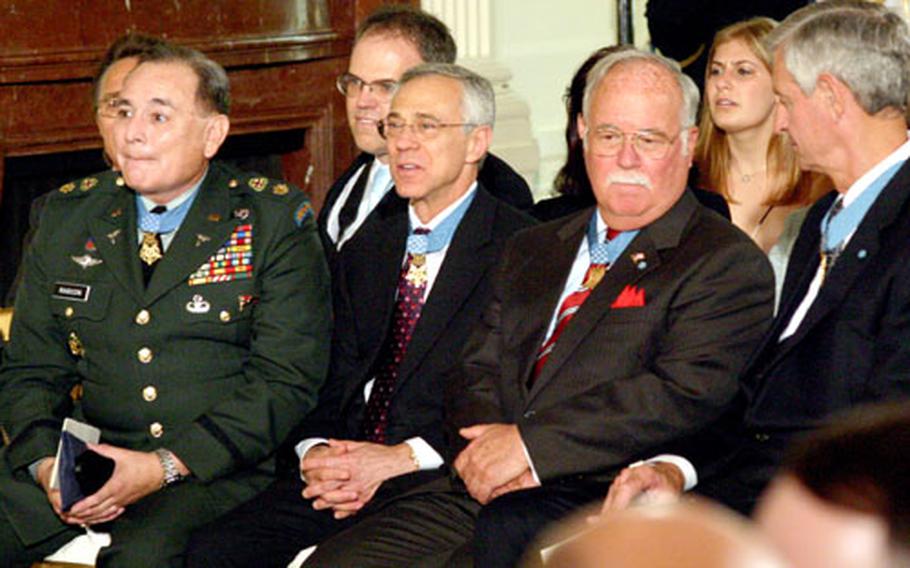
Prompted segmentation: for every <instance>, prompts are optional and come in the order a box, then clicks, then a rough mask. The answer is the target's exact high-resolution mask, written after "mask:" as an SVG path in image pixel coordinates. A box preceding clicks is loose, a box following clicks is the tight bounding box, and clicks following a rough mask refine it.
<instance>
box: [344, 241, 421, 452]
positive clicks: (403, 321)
mask: <svg viewBox="0 0 910 568" xmlns="http://www.w3.org/2000/svg"><path fill="white" fill-rule="evenodd" d="M429 232H430V231H429V230H428V229H423V228H418V229H415V230H414V234H416V235H426V234H429ZM426 261H427V258H426V253H425V251H415V252H409V253H408V258H407V262H405V264H404V267H402V269H401V273H400V274H399V276H398V300H397V302H396V303H395V313H394V315H393V317H392V329H391V333H390V334H389V335H388V336H387V337H386V342H385V345H383V350H382V355H380V358H379V365H378V367H377V369H378V370H377V372H376V378H375V380H374V381H373V390H372V391H371V393H370V400H369V401H368V402H367V407H366V412H365V413H364V416H363V421H362V422H361V434H362V435H363V437H364V438H365V439H366V440H368V441H370V442H376V443H378V444H384V443H385V441H386V425H387V424H388V420H389V406H390V404H391V401H392V391H393V390H394V389H395V382H396V381H397V380H398V370H399V368H400V366H401V361H402V360H404V356H405V353H406V352H407V349H408V343H410V341H411V335H412V334H413V332H414V328H415V327H416V326H417V321H418V320H419V319H420V311H421V309H422V308H423V302H424V294H425V293H426V289H427V267H426Z"/></svg>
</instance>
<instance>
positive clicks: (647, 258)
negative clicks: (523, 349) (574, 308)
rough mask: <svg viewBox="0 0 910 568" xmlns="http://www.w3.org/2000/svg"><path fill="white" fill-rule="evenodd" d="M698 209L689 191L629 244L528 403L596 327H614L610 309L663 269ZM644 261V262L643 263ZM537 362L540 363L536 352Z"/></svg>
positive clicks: (543, 371)
mask: <svg viewBox="0 0 910 568" xmlns="http://www.w3.org/2000/svg"><path fill="white" fill-rule="evenodd" d="M698 207H699V206H698V202H697V200H696V199H695V197H694V196H693V195H692V194H691V193H690V192H689V191H686V192H685V193H684V194H683V195H682V197H680V199H679V201H677V203H676V205H674V206H673V207H672V208H671V209H670V210H669V211H668V212H667V213H665V214H664V216H663V217H661V218H660V219H657V220H656V221H654V222H653V223H651V224H650V225H648V226H647V227H645V228H644V229H642V230H641V232H640V233H639V234H638V236H636V237H635V239H634V240H633V241H632V242H631V243H629V246H627V247H626V250H625V251H624V252H623V254H622V256H620V258H619V259H617V261H616V262H614V263H613V266H612V267H611V268H610V270H609V271H607V273H606V274H605V275H604V278H603V280H602V281H601V283H600V284H599V285H598V286H597V287H596V288H595V289H594V290H593V291H592V292H591V295H590V296H588V299H587V300H585V303H584V304H582V305H581V307H580V308H579V309H578V312H576V314H575V316H574V317H573V318H572V321H571V322H570V323H569V325H568V326H567V327H566V329H565V330H564V331H563V333H562V335H561V336H560V337H559V340H558V341H557V342H556V345H555V346H554V347H553V351H552V352H551V353H550V357H549V359H548V360H547V363H546V364H545V365H544V367H543V369H541V372H540V376H538V377H537V380H535V381H534V385H533V386H532V388H531V391H530V392H529V393H528V399H527V402H528V403H530V402H531V401H532V400H533V399H534V398H535V397H536V396H537V394H538V393H540V392H541V390H542V389H544V388H545V387H546V386H547V384H548V383H549V382H550V381H551V380H552V379H553V378H554V377H555V376H556V375H557V374H558V372H559V370H560V368H561V367H562V366H563V365H565V363H566V362H567V361H569V360H570V359H571V357H572V354H573V353H574V351H575V350H576V349H577V348H578V347H579V346H580V345H581V344H582V343H583V342H584V341H585V340H586V339H587V338H588V336H590V334H591V332H592V330H593V329H594V327H595V326H596V325H609V324H610V318H611V316H612V314H613V308H611V307H610V306H611V305H612V304H613V302H614V301H615V300H616V298H617V297H618V296H619V295H620V293H622V291H623V289H625V287H626V286H635V285H636V284H637V283H638V282H639V281H640V280H641V279H642V278H643V277H644V276H646V275H648V274H650V273H651V272H653V271H654V270H656V269H657V268H658V267H660V265H661V259H660V254H659V251H660V250H662V249H668V248H675V247H676V246H678V244H679V241H680V239H681V238H682V234H683V232H684V231H685V228H686V227H687V226H688V224H689V223H690V222H691V219H692V217H693V216H694V215H695V214H697V211H698ZM573 260H574V257H573ZM642 261H644V263H643V264H640V263H641V262H642ZM567 270H568V269H567ZM559 292H560V293H561V292H562V290H561V289H560V290H559ZM646 292H647V291H646ZM553 309H554V310H555V309H556V308H555V307H554V308H553ZM551 316H552V312H551ZM541 341H542V340H541ZM533 359H535V360H536V352H535V353H534V356H533ZM531 365H533V361H532V362H531ZM527 371H528V374H525V375H523V378H527V377H528V376H530V366H529V368H528V369H527Z"/></svg>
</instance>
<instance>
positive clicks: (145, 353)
mask: <svg viewBox="0 0 910 568" xmlns="http://www.w3.org/2000/svg"><path fill="white" fill-rule="evenodd" d="M138 356H139V362H140V363H151V362H152V350H151V349H149V348H148V347H143V348H142V349H140V350H139V353H138Z"/></svg>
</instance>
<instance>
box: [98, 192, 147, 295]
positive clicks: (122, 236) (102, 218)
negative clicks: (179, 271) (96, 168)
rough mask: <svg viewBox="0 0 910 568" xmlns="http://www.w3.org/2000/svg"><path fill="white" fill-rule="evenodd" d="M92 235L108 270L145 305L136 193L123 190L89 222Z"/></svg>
mask: <svg viewBox="0 0 910 568" xmlns="http://www.w3.org/2000/svg"><path fill="white" fill-rule="evenodd" d="M89 233H90V234H91V236H92V240H93V241H94V242H95V246H96V247H97V249H98V253H99V254H100V256H101V258H103V259H104V261H105V263H106V266H107V269H108V270H109V271H110V272H111V274H113V275H114V278H116V279H117V281H118V282H120V285H121V286H123V288H124V289H125V290H127V291H128V292H129V293H130V295H132V296H133V298H135V300H136V302H137V303H141V302H142V295H143V293H144V290H143V284H142V270H141V268H140V267H139V256H138V251H139V241H138V240H137V237H136V235H137V234H138V233H137V232H136V204H135V197H134V195H133V192H131V191H129V190H126V189H123V188H121V189H120V190H119V191H117V192H116V194H115V195H114V196H113V198H112V199H111V200H110V203H109V205H108V207H107V208H106V209H105V210H104V212H103V213H102V214H101V215H99V216H98V217H95V218H94V219H91V220H90V221H89Z"/></svg>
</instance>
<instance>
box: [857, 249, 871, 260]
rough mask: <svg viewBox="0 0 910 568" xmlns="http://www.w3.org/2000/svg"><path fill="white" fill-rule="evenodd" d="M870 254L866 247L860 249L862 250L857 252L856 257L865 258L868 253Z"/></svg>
mask: <svg viewBox="0 0 910 568" xmlns="http://www.w3.org/2000/svg"><path fill="white" fill-rule="evenodd" d="M868 254H869V253H867V252H866V249H860V251H859V252H858V253H856V258H859V259H864V258H866V255H868Z"/></svg>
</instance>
